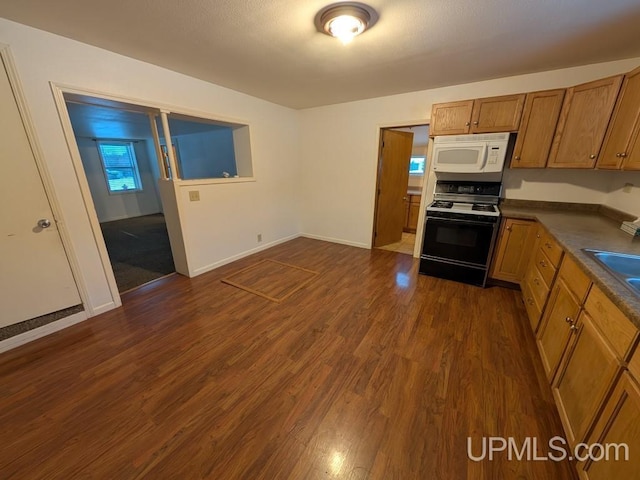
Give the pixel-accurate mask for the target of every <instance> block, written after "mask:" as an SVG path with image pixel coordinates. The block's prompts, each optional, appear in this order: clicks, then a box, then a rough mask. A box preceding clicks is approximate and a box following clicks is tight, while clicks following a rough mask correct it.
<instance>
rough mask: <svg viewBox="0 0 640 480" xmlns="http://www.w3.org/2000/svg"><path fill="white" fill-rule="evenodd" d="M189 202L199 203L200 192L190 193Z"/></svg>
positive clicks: (192, 191)
mask: <svg viewBox="0 0 640 480" xmlns="http://www.w3.org/2000/svg"><path fill="white" fill-rule="evenodd" d="M189 200H191V201H192V202H199V201H200V192H199V191H198V190H191V191H190V192H189Z"/></svg>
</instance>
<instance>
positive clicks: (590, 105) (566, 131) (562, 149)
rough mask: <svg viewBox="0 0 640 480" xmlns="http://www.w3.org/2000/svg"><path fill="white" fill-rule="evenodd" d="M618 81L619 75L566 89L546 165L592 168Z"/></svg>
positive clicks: (616, 90) (619, 79)
mask: <svg viewBox="0 0 640 480" xmlns="http://www.w3.org/2000/svg"><path fill="white" fill-rule="evenodd" d="M621 84H622V75H618V76H615V77H610V78H605V79H602V80H597V81H595V82H590V83H585V84H583V85H578V86H576V87H572V88H570V89H568V90H567V95H566V96H565V99H564V104H563V106H562V112H560V120H559V121H558V128H557V130H556V135H555V138H554V140H553V145H552V147H551V154H550V156H549V162H548V163H547V167H551V168H593V167H594V166H595V164H596V159H597V158H598V154H599V153H600V147H601V146H602V142H603V140H604V135H605V132H606V131H607V126H608V125H609V120H610V118H611V114H612V112H613V107H614V105H615V103H616V98H617V97H618V91H619V90H620V85H621Z"/></svg>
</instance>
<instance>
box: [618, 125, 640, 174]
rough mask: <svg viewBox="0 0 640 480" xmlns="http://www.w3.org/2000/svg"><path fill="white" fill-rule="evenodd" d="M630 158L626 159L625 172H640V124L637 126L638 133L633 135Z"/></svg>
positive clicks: (623, 165)
mask: <svg viewBox="0 0 640 480" xmlns="http://www.w3.org/2000/svg"><path fill="white" fill-rule="evenodd" d="M631 142H632V143H631V147H629V156H628V157H627V158H625V159H624V163H623V164H622V169H623V170H640V122H638V124H637V125H636V131H635V132H634V133H633V135H632V140H631Z"/></svg>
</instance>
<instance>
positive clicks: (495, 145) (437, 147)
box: [432, 133, 509, 173]
mask: <svg viewBox="0 0 640 480" xmlns="http://www.w3.org/2000/svg"><path fill="white" fill-rule="evenodd" d="M508 147H509V133H487V134H480V135H446V136H439V137H435V138H434V140H433V155H432V156H433V160H432V164H433V170H434V172H450V173H494V172H502V168H503V167H504V161H505V158H506V157H507V150H508Z"/></svg>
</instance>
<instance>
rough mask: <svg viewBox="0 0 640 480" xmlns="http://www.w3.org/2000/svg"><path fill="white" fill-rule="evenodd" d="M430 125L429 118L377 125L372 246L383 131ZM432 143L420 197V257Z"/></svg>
mask: <svg viewBox="0 0 640 480" xmlns="http://www.w3.org/2000/svg"><path fill="white" fill-rule="evenodd" d="M425 125H426V126H429V125H431V119H427V120H413V121H406V122H393V123H384V124H378V125H377V126H376V129H377V138H378V161H377V164H376V183H375V188H374V190H373V197H374V201H373V222H372V224H371V243H370V245H371V247H370V248H372V249H373V248H374V246H373V245H374V243H375V231H376V218H377V215H378V188H380V170H381V168H382V131H383V130H391V129H394V128H407V127H422V126H425ZM432 144H433V141H432V139H431V138H429V144H428V147H427V159H426V161H427V165H425V172H424V181H423V182H422V196H421V197H420V208H419V213H418V226H417V228H416V242H415V245H414V247H413V257H414V258H419V257H420V250H421V248H420V247H421V245H422V237H423V236H424V231H423V230H424V213H425V210H426V208H427V201H426V192H427V183H428V180H429V174H430V168H429V169H428V168H427V167H429V166H430V165H431V164H430V163H429V162H428V160H429V158H430V157H431V148H432Z"/></svg>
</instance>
